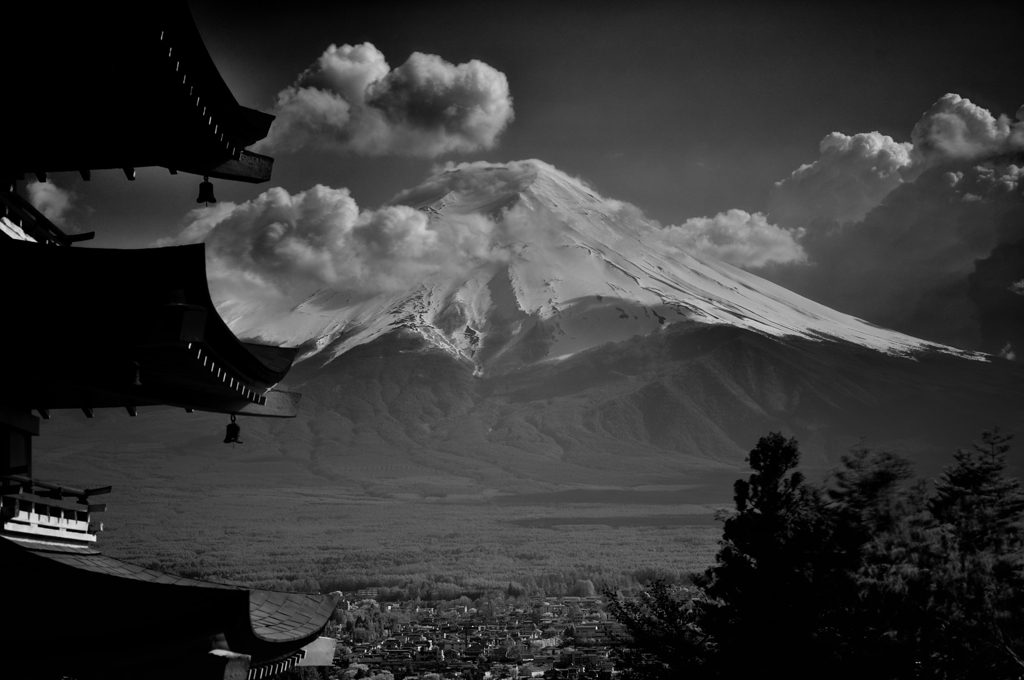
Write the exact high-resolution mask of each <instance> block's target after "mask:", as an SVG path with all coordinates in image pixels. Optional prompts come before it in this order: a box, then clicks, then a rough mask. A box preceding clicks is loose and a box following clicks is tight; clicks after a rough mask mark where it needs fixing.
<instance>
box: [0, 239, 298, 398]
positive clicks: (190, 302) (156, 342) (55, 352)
mask: <svg viewBox="0 0 1024 680" xmlns="http://www.w3.org/2000/svg"><path fill="white" fill-rule="evenodd" d="M0 282H2V285H3V286H4V290H6V291H10V292H9V293H8V295H7V299H6V300H5V305H4V306H5V314H6V318H7V320H8V321H9V324H8V326H9V328H10V329H11V330H10V331H9V332H6V333H4V334H2V335H0V360H2V361H3V362H4V363H5V366H6V373H7V376H6V377H7V379H6V381H5V385H6V387H7V390H6V392H5V396H4V397H3V398H2V400H3V401H4V402H5V403H8V404H9V405H10V406H13V407H20V408H26V409H48V408H55V409H57V408H102V407H106V406H142V405H150V404H170V405H174V406H181V407H183V408H194V409H197V410H206V411H218V412H224V413H242V414H246V415H267V416H278V417H290V416H294V415H295V412H296V405H297V395H292V394H290V393H287V392H280V391H273V390H272V388H273V387H274V385H276V384H277V383H278V382H280V381H281V380H282V379H283V378H284V377H285V375H286V374H287V372H288V370H289V369H290V367H291V363H292V361H293V360H294V359H295V356H296V353H297V349H290V348H271V347H259V346H256V345H253V344H251V343H243V342H241V341H240V340H239V339H238V338H237V337H235V335H234V334H233V333H232V332H231V330H230V329H229V328H228V327H227V325H226V324H225V323H224V321H223V319H221V318H220V316H219V315H218V314H217V311H216V309H215V307H214V304H213V300H212V299H211V297H210V290H209V287H208V284H207V280H206V256H205V246H204V245H202V244H197V245H189V246H179V247H174V248H151V249H141V250H107V249H98V248H54V247H47V246H42V245H39V244H35V243H28V242H22V241H13V240H8V239H3V240H0Z"/></svg>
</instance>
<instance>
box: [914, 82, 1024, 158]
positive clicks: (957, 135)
mask: <svg viewBox="0 0 1024 680" xmlns="http://www.w3.org/2000/svg"><path fill="white" fill-rule="evenodd" d="M910 139H911V141H912V142H913V145H914V150H913V156H914V165H915V168H916V169H918V170H923V169H924V168H926V167H931V166H932V165H934V164H935V163H941V162H944V161H948V160H968V161H973V160H977V159H980V158H986V157H990V156H995V155H999V154H1006V153H1015V152H1021V151H1024V124H1022V123H1020V122H1011V121H1010V119H1009V118H1007V117H1006V116H1005V115H1000V116H999V117H998V118H996V117H995V116H993V115H992V114H991V113H990V112H989V111H988V110H986V109H984V108H982V107H980V106H978V105H977V104H973V103H972V102H971V101H970V100H969V99H964V98H963V97H961V96H960V95H957V94H947V95H945V96H943V97H942V98H940V99H939V100H938V101H937V102H935V103H934V104H932V106H931V108H930V109H928V110H927V111H925V112H924V115H923V116H922V117H921V120H920V121H918V123H917V125H915V126H914V130H913V131H912V132H911V134H910Z"/></svg>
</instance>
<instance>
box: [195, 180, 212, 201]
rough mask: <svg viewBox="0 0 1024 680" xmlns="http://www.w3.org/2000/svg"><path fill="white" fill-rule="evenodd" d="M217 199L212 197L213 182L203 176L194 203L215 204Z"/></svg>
mask: <svg viewBox="0 0 1024 680" xmlns="http://www.w3.org/2000/svg"><path fill="white" fill-rule="evenodd" d="M216 202H217V199H216V198H214V197H213V182H211V181H210V178H209V177H207V176H206V175H203V181H202V182H201V183H200V184H199V198H197V199H196V203H205V204H206V205H210V204H211V203H216Z"/></svg>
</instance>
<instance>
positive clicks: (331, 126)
mask: <svg viewBox="0 0 1024 680" xmlns="http://www.w3.org/2000/svg"><path fill="white" fill-rule="evenodd" d="M274 113H275V114H276V115H277V119H276V120H275V121H274V124H273V125H272V126H271V129H270V134H269V135H268V137H267V138H266V139H265V140H264V141H263V142H261V143H260V145H259V147H258V148H261V149H266V150H273V151H286V152H287V151H294V150H297V149H298V148H300V147H303V146H311V145H315V146H321V147H328V148H334V149H338V150H341V151H346V152H353V153H360V154H366V155H387V154H396V155H404V156H420V157H433V156H438V155H441V154H445V153H452V152H470V151H476V150H478V149H488V148H491V147H493V146H494V145H495V143H496V141H497V138H498V135H499V134H500V133H501V132H502V131H503V130H504V129H505V127H506V126H507V125H508V124H509V123H510V122H511V121H512V118H513V110H512V98H511V96H510V95H509V88H508V80H507V79H506V77H505V74H503V73H501V72H500V71H498V70H497V69H495V68H493V67H491V66H489V65H487V64H485V63H483V62H482V61H478V60H476V59H474V60H471V61H469V62H467V63H465V64H458V65H455V64H452V63H449V62H447V61H445V60H444V59H442V58H441V57H438V56H436V55H432V54H423V53H421V52H414V53H413V54H412V55H411V56H410V57H409V58H408V60H407V61H406V62H405V63H404V64H402V65H401V66H399V67H398V68H396V69H393V70H392V69H391V67H390V66H389V65H388V63H387V61H386V60H385V59H384V55H383V54H382V53H381V52H380V51H379V50H378V49H377V48H376V47H374V46H373V45H372V44H370V43H363V44H361V45H355V46H353V45H342V46H340V47H338V46H336V45H331V46H330V47H329V48H327V50H326V51H325V52H324V53H323V54H322V55H321V56H320V58H319V59H318V60H317V61H316V62H315V63H314V64H313V65H311V66H310V67H309V68H308V69H306V71H304V72H303V73H301V74H300V75H299V77H298V79H297V80H296V81H295V83H294V84H293V85H291V86H290V87H288V88H286V89H284V90H282V91H281V92H280V93H279V94H278V96H277V102H276V105H275V110H274Z"/></svg>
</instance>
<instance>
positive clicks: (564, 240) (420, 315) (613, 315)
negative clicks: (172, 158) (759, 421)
mask: <svg viewBox="0 0 1024 680" xmlns="http://www.w3.org/2000/svg"><path fill="white" fill-rule="evenodd" d="M395 201H396V202H401V203H405V204H409V205H413V206H415V207H417V208H419V209H420V210H422V211H424V212H426V213H427V214H428V215H430V219H431V221H432V222H434V223H437V222H444V221H447V222H449V223H450V222H457V221H458V220H460V219H464V218H466V217H468V216H474V217H477V218H480V217H482V218H483V219H486V220H487V222H488V225H489V228H491V232H490V233H491V239H490V242H489V243H488V245H487V247H486V248H485V249H483V250H482V251H481V252H480V253H479V255H478V256H477V257H475V258H474V259H473V261H472V264H471V266H469V267H467V268H465V269H462V270H459V271H453V272H443V273H440V274H435V275H432V276H431V277H429V278H428V279H427V280H425V281H423V282H422V284H421V285H419V286H418V287H416V288H415V289H413V290H402V291H398V292H393V293H389V294H386V295H377V296H375V297H371V298H369V299H352V298H350V296H347V295H346V294H345V293H343V292H337V291H334V290H330V289H323V290H320V291H317V292H316V293H315V294H314V295H312V296H311V297H310V298H308V299H307V300H305V301H303V302H302V303H301V304H299V305H297V306H296V307H295V308H293V309H292V310H290V311H289V312H287V313H284V314H274V315H269V316H268V315H266V314H261V313H260V312H259V311H258V310H251V309H241V308H240V309H236V310H234V311H233V314H234V316H233V318H231V319H229V321H230V322H231V324H232V327H233V329H234V330H235V331H236V332H237V333H238V334H239V335H242V336H250V337H259V338H261V339H263V340H264V341H267V342H271V343H275V344H299V345H305V346H307V347H308V351H307V352H306V354H305V356H307V357H308V356H310V355H311V354H314V353H317V352H320V351H324V350H327V351H328V352H329V354H330V356H339V355H341V354H344V353H345V352H346V351H348V350H349V349H351V348H352V347H355V346H357V345H359V344H362V343H365V342H369V341H371V340H373V339H375V338H378V337H380V336H381V335H382V334H385V333H387V332H389V331H390V330H393V329H395V328H398V327H404V328H408V329H411V330H413V331H414V332H416V333H418V334H420V335H421V336H422V337H423V338H424V339H425V340H426V341H427V342H429V343H431V344H432V345H434V346H436V347H438V348H440V349H443V350H444V351H447V352H449V353H451V354H452V356H455V357H462V358H464V359H466V360H468V361H470V362H472V363H473V365H474V367H475V370H476V371H477V373H478V374H480V375H487V374H491V373H494V372H499V373H500V372H503V371H507V370H514V369H515V368H517V367H519V366H522V365H527V364H531V363H534V362H537V361H543V360H554V359H561V358H564V357H567V356H571V355H573V354H575V353H577V352H579V351H582V350H585V349H589V348H591V347H595V346H597V345H600V344H603V343H605V342H617V341H622V340H626V339H629V338H632V337H634V336H637V335H640V336H644V335H647V334H650V333H652V332H655V331H658V330H660V329H661V328H663V327H664V326H665V325H667V324H671V323H674V322H678V321H691V322H699V323H705V324H715V325H728V326H734V327H737V328H745V329H748V330H752V331H755V332H758V333H762V334H766V335H770V336H774V337H780V338H781V337H799V338H805V339H824V338H831V339H838V340H842V341H846V342H850V343H853V344H856V345H860V346H863V347H868V348H872V349H875V350H878V351H882V352H886V353H890V354H895V355H910V354H913V353H915V352H920V351H924V350H935V351H941V352H948V353H952V354H958V355H960V356H964V357H973V358H978V357H977V355H974V354H971V353H967V352H961V351H959V350H955V349H952V348H948V347H942V346H939V345H935V344H934V343H929V342H925V341H923V340H919V339H916V338H912V337H909V336H906V335H902V334H900V333H896V332H894V331H889V330H886V329H883V328H879V327H877V326H873V325H871V324H869V323H867V322H864V321H862V320H860V319H856V318H854V317H851V316H849V315H846V314H842V313H840V312H837V311H835V310H832V309H829V308H827V307H825V306H823V305H820V304H817V303H815V302H813V301H811V300H808V299H806V298H803V297H800V296H799V295H796V294H794V293H792V292H790V291H788V290H786V289H784V288H781V287H779V286H777V285H775V284H772V283H770V282H768V281H765V280H764V279H761V278H759V277H757V276H754V275H753V274H750V273H748V272H745V271H742V270H740V269H737V268H735V267H732V266H730V265H728V264H725V263H724V262H721V261H718V260H714V259H712V258H705V257H699V256H696V255H693V254H690V253H686V252H683V251H682V250H680V249H678V248H676V247H674V246H672V245H670V244H669V243H667V242H666V241H665V240H664V239H663V238H662V237H661V230H660V229H659V227H658V226H657V225H654V224H652V223H650V222H648V221H647V220H645V219H644V218H643V216H642V215H641V214H639V213H638V212H637V211H636V210H635V209H634V208H632V207H631V206H628V205H626V204H622V203H619V202H617V201H614V200H609V199H604V198H602V197H600V196H598V195H597V194H595V193H594V192H593V191H592V190H590V189H589V188H587V187H586V186H585V185H583V184H582V183H581V182H579V181H578V180H575V179H573V178H571V177H568V176H566V175H564V174H563V173H561V172H559V171H558V170H556V169H554V168H552V167H551V166H549V165H547V164H544V163H542V162H540V161H526V162H522V163H510V164H506V165H494V166H492V165H483V166H479V165H477V166H469V167H459V168H453V169H450V170H447V171H445V172H443V173H441V174H439V175H438V176H436V177H434V178H433V179H432V180H430V181H428V182H427V183H426V184H424V185H422V186H420V187H417V188H416V189H413V190H410V191H408V192H405V193H403V194H400V195H399V196H398V197H397V198H396V199H395ZM328 347H329V349H328Z"/></svg>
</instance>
